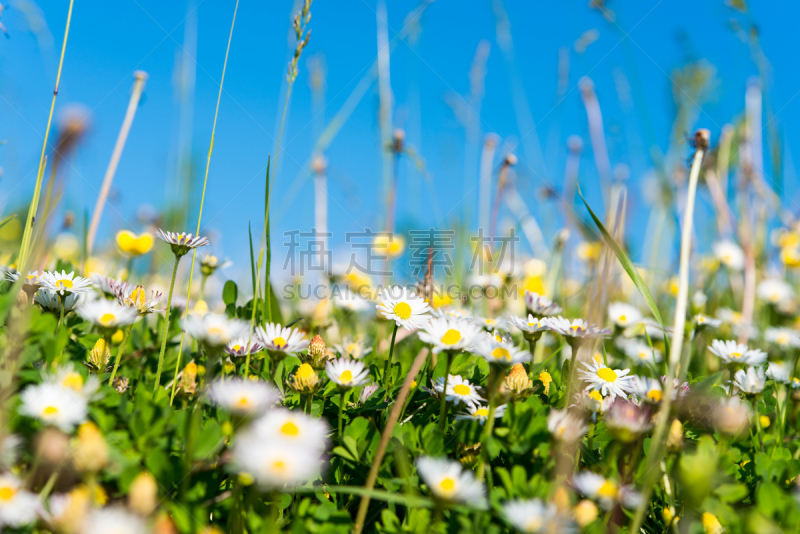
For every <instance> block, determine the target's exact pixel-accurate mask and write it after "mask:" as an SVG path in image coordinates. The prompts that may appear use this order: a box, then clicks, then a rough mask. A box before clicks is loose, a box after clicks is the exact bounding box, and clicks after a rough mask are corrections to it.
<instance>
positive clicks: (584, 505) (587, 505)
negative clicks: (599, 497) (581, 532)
mask: <svg viewBox="0 0 800 534" xmlns="http://www.w3.org/2000/svg"><path fill="white" fill-rule="evenodd" d="M572 515H573V516H574V517H575V522H576V523H578V526H580V527H581V528H585V527H586V525H588V524H589V523H591V522H593V521H594V520H596V519H597V505H595V504H594V503H593V502H592V501H590V500H588V499H583V500H582V501H581V502H579V503H578V504H576V505H575V508H574V509H573V510H572Z"/></svg>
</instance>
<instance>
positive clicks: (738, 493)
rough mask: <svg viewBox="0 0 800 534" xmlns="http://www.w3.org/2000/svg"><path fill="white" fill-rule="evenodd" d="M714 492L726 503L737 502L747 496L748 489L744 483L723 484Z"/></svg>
mask: <svg viewBox="0 0 800 534" xmlns="http://www.w3.org/2000/svg"><path fill="white" fill-rule="evenodd" d="M714 494H715V495H716V496H717V497H718V498H719V500H721V501H722V502H725V503H729V504H732V503H736V502H739V501H741V500H742V499H744V498H745V497H747V494H748V489H747V486H745V485H744V484H722V485H721V486H718V487H717V489H715V490H714Z"/></svg>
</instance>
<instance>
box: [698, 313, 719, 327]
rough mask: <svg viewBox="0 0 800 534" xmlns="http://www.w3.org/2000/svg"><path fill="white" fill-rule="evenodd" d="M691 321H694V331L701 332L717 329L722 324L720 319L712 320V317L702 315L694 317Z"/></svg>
mask: <svg viewBox="0 0 800 534" xmlns="http://www.w3.org/2000/svg"><path fill="white" fill-rule="evenodd" d="M692 320H693V321H694V327H695V329H696V330H702V329H705V328H718V327H719V326H720V325H721V324H722V319H714V318H713V317H709V316H708V315H703V314H702V313H698V314H697V315H695V316H694V317H693V318H692Z"/></svg>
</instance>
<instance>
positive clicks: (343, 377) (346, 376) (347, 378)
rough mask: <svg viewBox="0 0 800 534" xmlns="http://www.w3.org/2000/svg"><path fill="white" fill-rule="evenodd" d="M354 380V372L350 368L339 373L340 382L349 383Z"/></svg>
mask: <svg viewBox="0 0 800 534" xmlns="http://www.w3.org/2000/svg"><path fill="white" fill-rule="evenodd" d="M352 381H353V373H352V372H351V371H350V369H348V370H347V371H345V372H343V373H342V374H340V375H339V382H342V383H344V384H349V383H350V382H352Z"/></svg>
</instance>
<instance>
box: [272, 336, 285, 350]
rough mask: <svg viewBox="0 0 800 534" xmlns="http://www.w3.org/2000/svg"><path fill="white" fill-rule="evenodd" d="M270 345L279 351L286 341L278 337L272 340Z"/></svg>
mask: <svg viewBox="0 0 800 534" xmlns="http://www.w3.org/2000/svg"><path fill="white" fill-rule="evenodd" d="M272 344H273V345H275V348H276V349H281V348H283V347H285V346H286V340H285V339H283V338H282V337H281V336H278V337H276V338H275V339H273V340H272Z"/></svg>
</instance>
